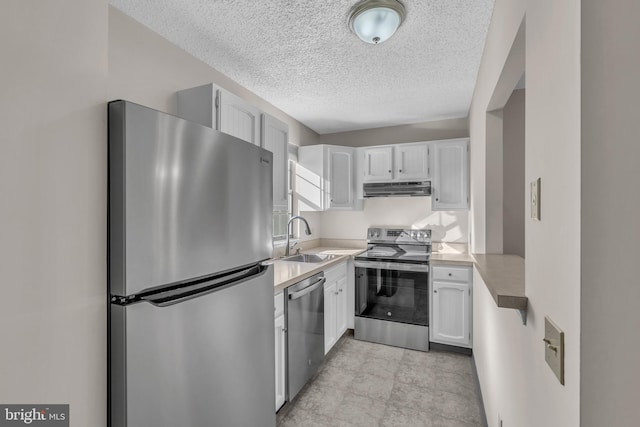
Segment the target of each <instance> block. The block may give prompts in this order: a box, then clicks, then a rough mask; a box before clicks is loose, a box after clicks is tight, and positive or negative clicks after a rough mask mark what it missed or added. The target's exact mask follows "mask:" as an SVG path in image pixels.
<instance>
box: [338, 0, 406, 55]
mask: <svg viewBox="0 0 640 427" xmlns="http://www.w3.org/2000/svg"><path fill="white" fill-rule="evenodd" d="M404 16H405V12H404V6H403V5H402V3H400V2H399V1H397V0H365V1H362V2H360V3H357V4H356V5H355V6H353V8H351V12H349V28H350V29H351V31H353V32H354V33H356V35H357V36H358V37H360V40H362V41H364V42H367V43H371V44H378V43H382V42H383V41H385V40H387V39H389V37H391V36H392V35H393V34H394V33H395V32H396V30H397V29H398V27H400V25H401V24H402V21H404Z"/></svg>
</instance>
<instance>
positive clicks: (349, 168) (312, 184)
mask: <svg viewBox="0 0 640 427" xmlns="http://www.w3.org/2000/svg"><path fill="white" fill-rule="evenodd" d="M356 152H357V150H356V149H354V148H351V147H342V146H337V145H308V146H305V147H300V148H299V150H298V166H297V167H296V193H297V199H298V207H299V209H300V211H325V210H354V209H362V198H360V199H358V198H357V187H356V180H357V177H356V172H355V170H356V168H357V162H356V155H355V153H356Z"/></svg>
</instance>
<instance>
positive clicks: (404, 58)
mask: <svg viewBox="0 0 640 427" xmlns="http://www.w3.org/2000/svg"><path fill="white" fill-rule="evenodd" d="M402 2H403V4H404V5H405V8H406V11H407V17H406V20H405V22H404V23H403V24H402V26H401V27H400V29H399V30H398V31H397V32H396V34H395V35H394V36H393V37H392V38H391V39H389V40H388V41H386V42H385V43H382V44H380V45H370V44H367V43H364V42H362V41H360V40H359V39H358V38H357V37H356V36H355V35H354V34H352V33H351V32H350V31H349V28H348V25H347V18H348V13H349V10H350V8H351V6H352V5H353V4H354V3H356V0H322V1H320V0H299V1H295V0H278V1H276V0H271V1H270V0H267V1H253V0H235V1H234V0H111V4H112V5H114V6H115V7H116V8H118V9H120V10H122V11H123V12H124V13H126V14H127V15H129V16H131V17H133V18H134V19H136V20H137V21H139V22H141V23H142V24H144V25H146V26H147V27H149V28H151V29H152V30H153V31H155V32H157V33H159V34H160V35H162V36H163V37H165V38H166V39H168V40H169V41H171V42H172V43H174V44H176V45H178V46H180V47H181V48H183V49H184V50H186V51H188V52H189V53H191V54H192V55H193V56H195V57H197V58H199V59H201V60H203V61H204V62H206V63H207V64H209V65H210V66H212V67H213V68H215V69H217V70H218V71H220V72H222V73H223V74H225V75H227V76H228V77H230V78H231V79H233V80H235V81H236V82H238V83H239V84H241V85H242V86H244V87H246V88H247V89H249V90H251V91H252V92H254V93H255V94H257V95H258V96H260V97H262V98H264V99H266V100H267V101H269V102H270V103H272V104H273V105H275V106H276V107H278V108H280V109H281V110H283V111H284V112H286V113H287V114H289V115H290V116H292V117H294V118H295V119H297V120H298V121H300V122H302V123H304V124H305V125H307V126H308V127H310V128H311V129H313V130H315V131H316V132H318V133H320V134H324V133H333V132H340V131H347V130H356V129H367V128H374V127H381V126H391V125H400V124H409V123H417V122H423V121H431V120H439V119H444V118H451V117H465V116H467V114H468V111H469V105H470V103H471V97H472V95H473V89H474V85H475V81H476V76H477V73H478V67H479V66H480V58H481V56H482V50H483V48H484V42H485V36H486V33H487V29H488V25H489V21H490V19H491V13H492V10H493V3H494V0H403V1H402Z"/></svg>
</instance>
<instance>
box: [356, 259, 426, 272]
mask: <svg viewBox="0 0 640 427" xmlns="http://www.w3.org/2000/svg"><path fill="white" fill-rule="evenodd" d="M353 265H354V266H356V267H362V268H377V269H380V270H395V271H415V272H420V273H422V272H424V273H428V272H429V264H408V263H402V262H379V261H359V260H355V261H354V263H353Z"/></svg>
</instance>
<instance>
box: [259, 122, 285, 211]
mask: <svg viewBox="0 0 640 427" xmlns="http://www.w3.org/2000/svg"><path fill="white" fill-rule="evenodd" d="M288 143H289V126H287V124H286V123H283V122H281V121H280V120H277V119H275V118H273V117H271V116H270V115H268V114H262V146H263V147H264V148H265V149H267V150H269V151H271V152H272V153H273V210H281V211H286V210H287V209H288V185H287V161H288V151H287V150H288V148H287V145H288Z"/></svg>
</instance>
